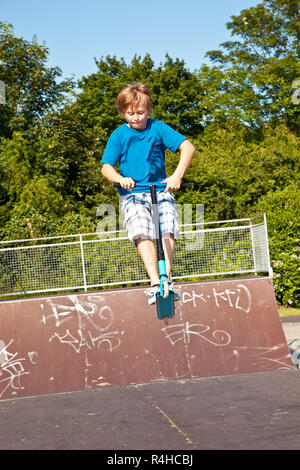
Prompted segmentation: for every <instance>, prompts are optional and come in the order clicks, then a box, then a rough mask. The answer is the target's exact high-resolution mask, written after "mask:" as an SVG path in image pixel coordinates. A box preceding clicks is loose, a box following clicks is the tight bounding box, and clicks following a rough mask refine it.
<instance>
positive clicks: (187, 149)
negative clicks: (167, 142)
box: [163, 140, 196, 193]
mask: <svg viewBox="0 0 300 470" xmlns="http://www.w3.org/2000/svg"><path fill="white" fill-rule="evenodd" d="M178 150H180V152H181V155H180V159H179V163H178V165H177V168H176V170H175V171H174V173H173V174H172V175H171V176H169V177H168V178H166V179H165V180H164V181H163V182H164V183H167V186H166V189H165V191H164V192H165V193H166V192H168V191H172V190H176V189H179V188H180V185H181V180H182V177H183V175H184V173H185V170H186V169H187V168H188V166H189V165H190V163H191V161H192V159H193V156H194V153H195V150H196V149H195V147H194V146H193V144H192V143H191V142H190V141H189V140H184V141H183V142H182V143H181V144H180V145H179V147H178Z"/></svg>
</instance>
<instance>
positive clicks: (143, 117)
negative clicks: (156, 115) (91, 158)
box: [124, 105, 149, 131]
mask: <svg viewBox="0 0 300 470" xmlns="http://www.w3.org/2000/svg"><path fill="white" fill-rule="evenodd" d="M148 116H149V111H148V109H146V108H145V106H136V107H133V106H131V105H130V106H128V108H127V109H126V111H125V113H124V117H125V119H126V121H127V123H128V125H129V127H131V128H132V129H136V130H137V131H141V130H143V129H146V126H147V119H148Z"/></svg>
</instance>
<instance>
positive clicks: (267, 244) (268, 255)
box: [264, 214, 273, 278]
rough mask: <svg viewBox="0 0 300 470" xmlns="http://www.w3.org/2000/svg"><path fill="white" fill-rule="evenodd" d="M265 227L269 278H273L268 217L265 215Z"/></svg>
mask: <svg viewBox="0 0 300 470" xmlns="http://www.w3.org/2000/svg"><path fill="white" fill-rule="evenodd" d="M264 225H265V240H266V248H267V257H268V266H269V276H270V277H271V278H273V268H272V266H271V260H270V250H269V237H268V226H267V216H266V214H264Z"/></svg>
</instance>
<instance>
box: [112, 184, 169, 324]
mask: <svg viewBox="0 0 300 470" xmlns="http://www.w3.org/2000/svg"><path fill="white" fill-rule="evenodd" d="M113 186H114V187H115V188H120V184H119V183H113ZM136 186H138V184H137V185H136ZM143 186H144V187H145V185H143ZM148 187H149V186H148ZM156 189H157V186H156V185H155V184H152V185H150V194H151V205H152V216H153V222H154V227H155V232H156V242H157V243H156V250H157V262H158V273H159V279H160V286H159V292H157V293H156V295H155V297H156V313H157V318H158V319H159V320H164V322H165V324H168V320H169V318H173V317H174V315H175V301H174V292H173V291H170V290H169V284H168V276H167V270H166V261H165V255H164V249H163V244H162V236H161V229H160V223H159V214H158V204H157V194H156ZM141 191H143V189H141Z"/></svg>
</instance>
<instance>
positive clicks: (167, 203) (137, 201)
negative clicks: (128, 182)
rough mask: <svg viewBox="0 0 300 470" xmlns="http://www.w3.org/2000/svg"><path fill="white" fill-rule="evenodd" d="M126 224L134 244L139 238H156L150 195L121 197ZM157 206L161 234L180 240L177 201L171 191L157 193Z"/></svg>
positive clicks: (136, 194)
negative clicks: (170, 235) (169, 234)
mask: <svg viewBox="0 0 300 470" xmlns="http://www.w3.org/2000/svg"><path fill="white" fill-rule="evenodd" d="M121 199H122V210H123V212H124V223H125V227H126V230H127V231H128V238H129V240H131V241H132V242H133V243H135V239H137V238H147V239H150V240H153V239H154V238H156V233H155V226H154V223H153V219H152V211H151V195H150V193H133V194H127V195H126V196H121ZM157 205H158V214H159V222H160V229H161V234H162V235H164V234H167V233H171V234H173V236H174V238H175V239H176V238H178V216H177V212H176V208H175V200H174V196H173V193H172V192H171V191H169V192H167V193H164V192H163V191H158V192H157Z"/></svg>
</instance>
